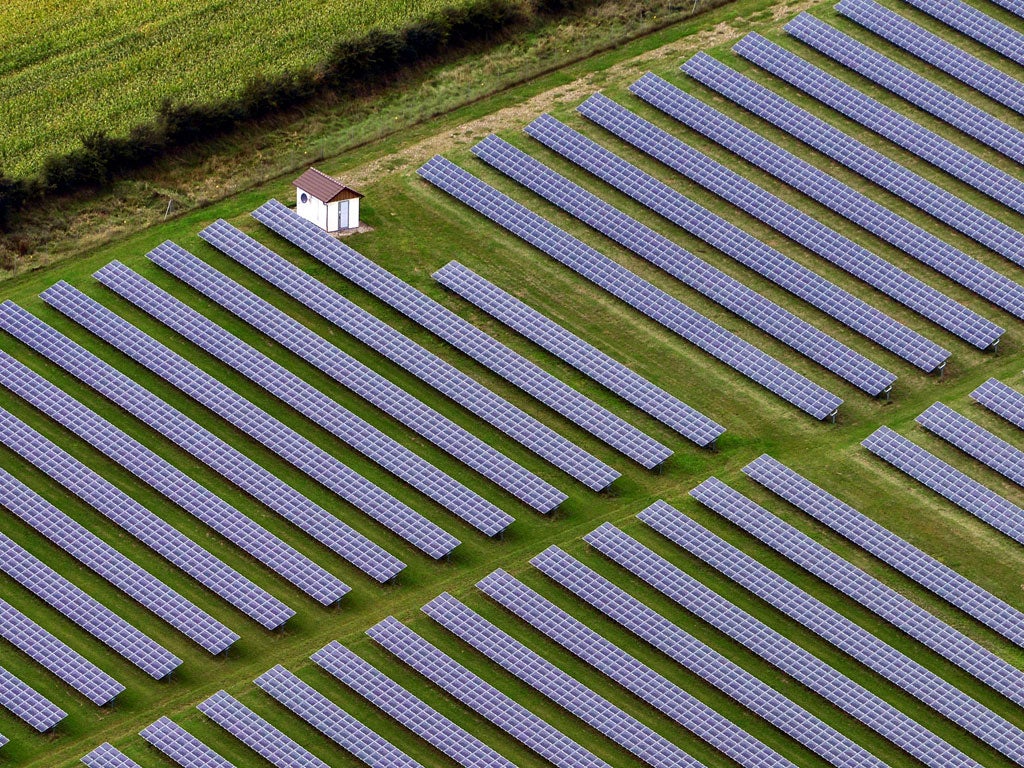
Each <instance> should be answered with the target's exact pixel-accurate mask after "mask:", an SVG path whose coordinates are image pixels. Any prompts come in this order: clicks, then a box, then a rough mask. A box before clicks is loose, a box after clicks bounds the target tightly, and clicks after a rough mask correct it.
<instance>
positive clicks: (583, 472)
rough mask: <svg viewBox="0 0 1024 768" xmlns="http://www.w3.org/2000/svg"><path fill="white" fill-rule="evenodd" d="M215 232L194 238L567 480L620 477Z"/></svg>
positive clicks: (601, 483)
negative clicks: (535, 457) (260, 278)
mask: <svg viewBox="0 0 1024 768" xmlns="http://www.w3.org/2000/svg"><path fill="white" fill-rule="evenodd" d="M228 226H230V225H228ZM219 230H220V222H217V223H215V224H213V225H211V226H210V227H207V228H206V229H204V230H203V231H202V232H200V233H199V236H200V237H202V238H203V239H205V240H207V241H208V242H210V243H211V244H212V245H214V246H215V247H216V248H218V249H220V250H221V251H222V252H223V253H224V254H226V255H227V256H228V257H229V258H231V259H234V260H235V261H236V262H238V263H239V264H241V265H242V266H244V267H246V268H248V269H249V270H251V271H252V272H254V273H255V274H257V275H259V276H260V277H262V278H263V279H264V280H266V281H267V282H268V283H270V284H272V285H274V286H276V287H277V288H279V289H280V290H282V291H284V292H285V293H287V294H288V295H289V296H291V297H292V298H293V299H295V300H296V301H298V302H299V303H301V304H302V305H303V306H305V307H307V308H308V309H311V310H312V311H313V312H316V313H317V314H318V315H320V316H321V317H323V318H324V319H326V320H328V321H329V322H331V323H333V324H334V325H335V326H337V327H338V328H341V329H342V330H344V331H345V332H347V333H349V334H351V335H352V336H353V337H355V338H356V339H358V340H359V341H361V342H362V343H363V344H365V345H366V346H368V347H370V348H371V349H373V350H374V351H376V352H378V353H380V354H381V355H383V356H384V357H386V358H387V359H389V360H391V361H392V362H394V363H396V364H398V365H399V366H401V367H402V368H403V369H404V370H406V371H408V372H409V373H411V374H412V375H414V376H416V377H417V378H419V379H420V380H421V381H424V382H426V383H427V384H429V385H430V386H432V387H433V388H434V389H436V390H437V391H438V392H440V393H441V394H443V395H445V396H447V397H449V398H450V399H451V400H453V401H454V402H456V403H458V404H459V405H461V406H462V407H464V408H465V409H466V410H468V411H469V412H470V413H473V414H475V415H476V416H479V417H480V418H481V419H483V420H484V421H486V422H487V423H488V424H491V425H492V426H494V427H497V428H498V429H499V430H501V431H502V432H503V433H504V434H506V435H508V436H509V437H511V438H512V439H513V440H515V441H516V442H518V443H520V444H521V445H523V446H525V447H526V448H528V449H530V450H531V451H533V452H534V453H536V454H537V455H538V456H540V457H542V458H544V459H546V460H547V461H549V462H550V463H552V464H553V465H554V466H556V467H558V468H559V469H561V470H562V471H564V472H566V473H567V474H569V475H570V476H571V477H574V478H576V479H577V480H579V481H581V482H583V483H584V484H586V485H587V486H588V487H590V488H592V489H594V490H601V489H603V488H605V487H607V486H608V485H610V484H611V483H612V482H613V481H614V480H615V479H616V478H618V477H619V473H618V472H616V471H615V470H614V469H612V468H611V467H609V466H607V465H605V464H604V463H602V462H601V461H599V460H598V459H596V458H594V457H593V456H591V455H590V454H588V453H586V452H585V451H583V450H582V449H581V448H579V447H577V446H576V445H573V443H571V442H570V441H569V440H567V439H565V438H564V437H562V436H561V435H559V434H558V433H557V432H555V431H554V430H552V429H551V428H550V427H547V426H545V425H544V424H541V423H540V422H539V421H537V420H536V419H535V418H534V417H532V416H530V415H529V414H527V413H525V412H523V411H522V410H520V409H519V408H518V407H517V406H514V405H512V404H511V403H509V402H508V401H507V400H505V399H504V398H502V397H501V396H499V395H497V394H495V393H494V392H492V391H491V390H489V389H487V388H486V387H485V386H483V385H482V384H480V383H479V382H478V381H476V380H475V379H472V378H470V377H469V376H468V375H466V374H465V373H463V372H462V371H460V370H459V369H458V368H456V367H455V366H453V365H452V364H451V363H449V362H447V361H446V360H442V359H441V358H440V357H438V356H437V355H435V354H434V353H433V352H430V351H429V350H427V349H424V348H423V347H422V346H420V345H419V344H417V343H416V342H415V341H413V340H411V339H409V338H408V337H406V336H404V335H402V334H401V333H399V332H398V331H397V330H395V329H394V328H392V327H391V326H390V325H388V324H387V323H385V322H384V321H383V320H380V319H379V318H377V317H376V316H375V315H372V314H370V313H369V312H367V311H366V310H365V309H363V308H362V307H359V306H358V305H356V304H354V303H353V302H351V301H349V300H348V299H346V298H345V297H344V296H342V295H341V294H340V293H338V292H337V291H334V290H333V289H331V288H329V287H327V286H326V285H324V284H323V283H321V282H320V281H319V280H317V279H316V278H314V277H312V276H311V275H308V274H306V273H305V272H303V271H302V269H300V268H299V267H297V266H296V265H294V264H292V263H291V262H289V261H287V260H286V259H284V258H282V257H281V256H279V255H278V254H276V253H274V252H273V251H271V250H270V249H269V248H267V247H266V246H264V245H263V244H261V243H259V242H257V241H256V240H253V239H252V238H250V237H248V236H247V235H245V234H244V233H242V232H239V231H238V230H236V229H234V228H231V230H230V232H231V233H232V234H234V239H233V240H228V239H227V238H221V237H220V236H219V234H217V233H219ZM215 234H217V237H215Z"/></svg>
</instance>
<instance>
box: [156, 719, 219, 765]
mask: <svg viewBox="0 0 1024 768" xmlns="http://www.w3.org/2000/svg"><path fill="white" fill-rule="evenodd" d="M139 735H140V736H141V737H142V738H144V739H145V740H146V741H147V742H149V743H150V744H152V745H153V746H154V747H156V748H157V749H158V750H160V752H162V753H163V754H164V755H166V756H167V757H169V758H170V759H171V760H173V761H174V762H176V763H177V764H178V765H180V766H181V768H234V766H233V765H232V764H231V763H229V762H228V761H227V760H226V759H224V758H223V757H222V756H221V755H218V754H217V753H216V752H214V751H213V750H212V749H210V748H209V747H208V746H206V744H204V743H203V742H201V741H200V740H199V739H197V738H196V737H195V736H193V735H192V734H191V733H189V732H188V731H186V730H185V729H184V728H182V727H181V726H180V725H178V724H177V723H176V722H174V721H173V720H171V719H170V718H167V717H161V718H160V719H159V720H157V721H156V722H155V723H153V724H152V725H148V726H146V727H145V728H143V729H142V730H141V731H139Z"/></svg>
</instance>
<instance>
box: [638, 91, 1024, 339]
mask: <svg viewBox="0 0 1024 768" xmlns="http://www.w3.org/2000/svg"><path fill="white" fill-rule="evenodd" d="M630 90H631V91H633V92H634V93H635V94H637V95H638V96H639V97H640V98H641V99H643V100H644V101H647V102H648V103H650V104H652V105H653V106H655V107H657V108H658V109H660V110H662V111H663V112H665V113H667V114H668V115H670V116H672V117H674V118H675V119H677V120H679V121H680V122H682V123H684V124H685V125H687V126H689V127H690V128H692V129H693V130H695V131H697V132H698V133H700V134H702V135H704V136H706V137H707V138H709V139H711V140H712V141H714V142H716V143H718V144H720V145H722V146H723V147H725V148H726V149H729V150H730V151H732V152H734V153H735V154H737V155H738V156H740V157H742V158H743V159H745V160H747V161H749V162H751V163H753V164H754V165H756V166H757V167H758V168H760V169H761V170H763V171H766V172H767V173H769V174H771V175H772V176H775V177H776V178H777V179H779V180H780V181H783V182H785V183H786V184H788V185H789V186H791V187H793V188H794V189H797V190H799V191H801V192H803V193H804V194H805V195H807V196H808V197H810V198H812V199H813V200H817V201H818V202H819V203H821V204H822V205H824V206H826V207H827V208H829V209H831V210H833V211H835V212H836V213H838V214H839V215H840V216H842V217H843V218H846V219H849V220H850V221H852V222H853V223H854V224H858V225H859V226H861V227H863V228H864V229H866V230H868V231H869V232H871V233H872V234H874V235H876V236H878V237H880V238H881V239H883V240H885V241H886V242H888V243H890V244H892V245H894V246H896V247H897V248H899V249H900V250H902V251H903V252H904V253H906V254H907V255H908V256H911V257H912V258H914V259H916V260H918V261H920V262H921V263H922V264H926V265H928V266H929V267H931V268H932V269H934V270H935V271H936V272H939V273H940V274H943V275H945V276H946V277H948V278H949V279H950V280H952V281H953V282H955V283H958V284H959V285H962V286H964V287H965V288H967V289H969V290H971V291H973V292H974V293H976V294H978V295H979V296H981V297H982V298H984V299H987V300H988V301H990V302H992V303H993V304H995V305H996V306H997V307H1000V308H1002V309H1004V310H1006V311H1007V312H1009V313H1010V314H1012V315H1014V316H1015V317H1017V318H1020V319H1024V286H1021V285H1019V284H1018V283H1016V282H1014V281H1013V280H1011V279H1010V278H1008V277H1006V276H1005V275H1003V274H1001V273H1000V272H997V271H996V270H994V269H992V268H991V267H989V266H987V265H986V264H983V263H981V262H980V261H978V260H976V259H974V258H972V257H970V256H968V255H967V254H966V253H963V252H962V251H959V250H957V249H956V248H954V247H953V246H951V245H949V244H948V243H946V242H945V241H943V240H940V239H939V238H937V237H935V236H934V235H932V234H931V233H929V232H928V231H927V230H924V229H922V228H921V227H919V226H917V225H916V224H913V223H912V222H910V221H909V220H907V219H904V218H903V217H901V216H898V215H897V214H895V213H893V212H892V211H890V210H889V209H888V208H886V207H885V206H883V205H880V204H879V203H876V202H875V201H874V200H872V199H871V198H869V197H867V196H866V195H863V194H861V193H860V192H858V191H856V190H854V189H853V188H852V187H849V186H847V185H846V184H844V183H842V182H841V181H839V180H837V179H835V178H833V177H832V176H829V175H828V174H827V173H825V172H824V171H822V170H820V169H818V168H816V167H815V166H813V165H811V164H810V163H808V162H806V161H804V160H801V159H800V158H798V157H796V155H793V154H792V153H790V152H789V151H787V150H785V149H783V148H782V147H780V146H778V145H776V144H773V143H772V142H770V141H768V139H765V138H763V137H762V136H760V135H759V134H758V133H756V132H754V131H752V130H750V129H749V128H747V127H746V126H744V125H741V124H740V123H738V122H736V121H735V120H733V119H732V118H729V117H726V116H725V115H724V114H722V113H721V112H719V111H718V110H716V109H714V108H712V107H710V106H708V105H707V104H704V103H703V102H701V101H699V100H697V99H694V98H693V97H692V96H689V95H687V94H685V93H684V92H683V91H681V90H680V89H678V88H676V87H675V86H674V85H671V84H670V83H668V82H667V81H665V80H662V79H661V78H659V77H656V76H655V75H650V74H648V75H645V76H644V77H643V78H641V79H640V80H638V81H637V82H636V83H634V84H633V85H632V86H630Z"/></svg>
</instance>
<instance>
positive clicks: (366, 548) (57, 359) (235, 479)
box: [0, 301, 405, 581]
mask: <svg viewBox="0 0 1024 768" xmlns="http://www.w3.org/2000/svg"><path fill="white" fill-rule="evenodd" d="M0 328H2V329H3V330H5V331H7V332H8V333H9V334H11V335H12V336H14V337H15V338H17V339H19V340H20V341H22V342H24V343H25V344H27V345H29V346H30V347H32V349H34V350H35V351H36V352H38V353H39V354H41V355H43V356H44V357H46V358H47V359H48V360H50V361H51V362H54V363H56V364H57V365H59V366H60V367H61V368H63V369H64V370H65V371H67V372H68V373H70V374H72V375H73V376H75V377H76V378H78V379H79V380H80V381H82V382H84V383H86V384H88V385H89V386H90V387H92V388H93V390H95V391H96V392H98V393H99V394H101V395H104V396H105V397H107V398H108V399H109V400H111V401H112V402H114V403H116V404H117V405H119V406H121V407H122V408H123V409H124V410H126V411H128V412H129V413H130V414H132V415H133V416H135V417H136V418H138V419H139V420H140V421H143V422H144V423H146V424H147V425H149V426H150V427H152V428H153V429H154V430H156V431H157V432H159V433H160V434H162V435H163V436H164V437H166V438H167V439H168V440H171V441H172V442H174V443H175V444H176V445H178V446H179V447H181V448H183V449H184V450H185V451H187V452H188V453H189V454H190V455H192V456H194V457H195V458H197V459H199V460H200V461H202V462H203V463H204V464H206V465H207V466H208V467H210V468H211V469H213V470H215V471H216V472H218V473H219V474H220V475H221V476H223V477H224V478H226V479H228V480H230V481H231V482H232V483H234V484H235V485H237V486H238V487H239V488H241V489H242V490H243V491H245V492H247V493H248V494H249V495H251V496H252V497H253V498H255V499H257V500H258V501H260V502H262V503H263V504H264V505H265V506H266V507H268V508H269V509H272V510H273V511H274V512H276V513H277V514H279V515H281V517H283V518H285V519H286V520H288V521H289V522H291V523H292V524H294V525H295V526H296V527H297V528H300V529H301V530H303V531H304V532H306V533H307V534H309V535H310V536H311V537H312V538H314V539H316V540H317V541H319V542H320V543H321V544H323V545H324V546H326V547H328V548H329V549H331V550H333V551H334V552H336V553H337V554H339V555H341V556H342V557H343V558H345V559H346V560H348V561H349V562H350V563H352V564H353V565H355V566H356V567H357V568H359V569H360V570H362V571H363V572H365V573H367V574H368V575H370V576H372V577H373V578H375V579H376V580H377V581H388V580H389V579H391V578H393V577H394V576H395V575H396V574H397V573H398V572H399V571H401V570H402V569H403V568H404V567H405V564H404V563H403V562H402V561H401V560H399V559H398V558H397V557H395V556H394V555H392V554H390V553H389V552H387V550H385V549H383V548H382V547H381V546H379V545H378V544H375V543H374V542H372V541H370V540H369V539H368V538H366V537H365V536H364V535H363V534H361V533H359V532H358V531H356V530H354V529H352V528H351V527H350V526H348V525H347V524H346V523H344V522H343V521H341V520H339V519H337V518H336V517H334V516H333V515H332V514H330V513H329V512H327V511H326V510H325V509H323V508H321V507H320V506H318V505H317V504H315V503H314V502H312V501H311V500H310V499H308V498H306V497H305V496H303V495H302V494H301V493H299V492H298V491H296V490H295V489H293V488H292V487H291V486H289V485H288V484H286V483H285V482H283V481H282V480H280V479H279V478H278V477H277V476H276V475H274V474H273V473H271V472H269V471H268V470H266V469H264V468H263V467H262V466H261V465H260V464H258V463H257V462H255V461H253V460H252V459H250V458H249V457H248V456H246V455H244V454H243V453H241V452H240V451H238V450H236V449H235V448H233V447H231V446H230V445H229V444H228V443H226V442H225V441H223V440H221V439H220V438H219V437H217V436H216V435H214V434H213V433H212V432H210V431H209V430H207V429H205V428H203V427H201V426H200V425H199V424H197V423H196V422H195V421H193V420H192V419H190V418H189V417H187V416H185V415H184V414H183V413H181V412H180V411H178V410H176V409H175V408H172V407H171V406H170V405H168V404H167V403H165V402H164V401H163V400H161V399H160V398H159V397H157V396H156V395H154V394H153V393H152V392H150V391H149V390H147V389H145V388H144V387H142V386H141V385H140V384H138V383H136V382H135V381H133V380H132V379H131V378H130V377H128V376H127V375H125V374H123V373H121V372H120V371H118V370H117V369H116V368H114V367H113V366H111V365H109V364H108V363H105V362H104V361H103V360H101V359H100V358H99V357H97V356H96V355H94V354H93V353H92V352H89V351H88V350H87V349H85V348H84V347H82V346H80V345H78V344H76V343H75V342H73V341H72V340H71V339H69V338H68V337H67V336H64V335H63V334H61V333H58V332H57V331H56V330H54V329H53V328H51V327H50V326H49V325H47V324H46V323H44V322H43V321H42V320H40V319H39V318H37V317H36V316H35V315H32V314H30V313H29V312H26V311H25V310H24V309H22V308H21V307H19V306H18V305H17V304H14V303H13V302H10V301H6V302H3V303H2V304H0ZM363 484H364V485H365V486H366V487H367V488H368V489H372V488H373V487H374V486H372V484H371V483H370V482H369V481H367V480H364V481H363ZM348 500H349V501H350V502H352V503H353V505H354V506H357V507H359V506H360V505H363V504H370V503H371V501H370V499H367V498H366V497H363V496H358V497H357V496H353V497H352V498H350V499H348Z"/></svg>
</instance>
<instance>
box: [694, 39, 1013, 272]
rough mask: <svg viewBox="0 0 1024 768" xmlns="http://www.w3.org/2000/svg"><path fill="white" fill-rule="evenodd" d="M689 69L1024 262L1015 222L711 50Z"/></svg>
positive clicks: (952, 224)
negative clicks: (981, 206)
mask: <svg viewBox="0 0 1024 768" xmlns="http://www.w3.org/2000/svg"><path fill="white" fill-rule="evenodd" d="M683 71H684V72H686V73H687V74H688V75H690V76H691V77H693V78H694V79H696V80H698V81H700V82H701V83H703V84H704V85H707V86H708V87H709V88H711V89H712V90H715V91H717V92H718V93H721V94H722V95H723V96H725V97H726V98H728V99H730V100H732V101H734V102H735V103H737V104H739V105H740V106H742V107H744V108H746V109H748V110H750V111H751V112H753V113H754V114H756V115H758V116H760V117H762V118H764V119H765V120H767V121H768V122H770V123H771V124H772V125H775V126H776V127H778V128H781V129H782V130H783V131H785V132H786V133H788V134H790V135H791V136H793V137H795V138H797V139H799V140H800V141H802V142H804V143H805V144H807V145H808V146H810V147H813V148H814V149H816V150H818V151H819V152H821V153H822V154H824V155H826V156H827V157H830V158H832V159H833V160H835V161H836V162H838V163H840V164H842V165H844V166H846V167H847V168H849V169H850V170H852V171H854V172H855V173H858V174H860V175H861V176H863V177H864V178H865V179H867V180H869V181H873V182H874V183H876V184H878V185H879V186H880V187H882V188H883V189H886V190H888V191H889V192H891V193H893V194H894V195H896V196H898V197H900V198H901V199H903V200H905V201H907V202H908V203H910V204H911V205H913V206H915V207H917V208H919V209H920V210H922V211H924V212H925V213H928V214H931V215H932V216H934V217H935V218H936V219H938V220H939V221H941V222H943V223H945V224H948V225H949V226H950V227H952V228H953V229H955V230H957V231H958V232H962V233H963V234H965V235H967V237H969V238H971V239H972V240H974V241H976V242H978V243H981V244H982V245H984V246H986V247H987V248H990V249H992V250H993V251H995V252H996V253H998V254H1000V255H1001V256H1003V257H1005V258H1007V259H1009V260H1010V261H1012V262H1014V263H1016V264H1019V265H1022V266H1024V234H1022V233H1020V232H1018V231H1017V230H1016V229H1014V228H1013V227H1012V226H1010V225H1009V224H1006V223H1004V222H1002V221H1000V220H999V219H996V218H995V217H993V216H990V215H989V214H987V213H985V212H984V211H981V210H979V209H978V208H976V207H974V206H973V205H970V204H969V203H967V202H966V201H964V200H962V199H960V198H959V197H957V196H956V195H954V194H953V193H951V192H949V191H947V190H946V189H943V188H942V187H940V186H938V185H937V184H933V183H932V182H930V181H928V180H927V179H925V178H923V177H921V176H919V175H918V174H916V173H914V172H913V171H910V170H908V169H907V168H905V167H904V166H902V165H900V164H899V163H897V162H895V161H893V160H891V159H890V158H889V157H887V156H886V155H883V154H882V153H881V152H878V151H876V150H874V149H872V148H871V147H868V146H867V145H866V144H863V143H861V142H860V141H858V140H856V139H854V138H853V137H851V136H849V135H848V134H846V133H844V132H843V131H841V130H839V129H838V128H835V127H834V126H832V125H831V124H829V123H827V122H825V121H824V120H822V119H820V118H818V117H816V116H815V115H812V114H811V113H810V112H808V111H806V110H805V109H802V108H801V107H798V106H796V105H795V104H793V103H792V102H790V101H787V100H786V99H784V98H783V97H781V96H779V95H778V94H777V93H775V92H774V91H771V90H769V89H768V88H765V87H764V86H763V85H760V84H759V83H756V82H754V81H753V80H751V79H749V78H747V77H744V76H743V75H741V74H740V73H738V72H736V71H735V70H733V69H730V68H729V67H727V66H725V65H724V64H722V63H720V62H718V61H717V60H715V59H713V58H712V57H711V56H708V55H707V54H697V55H696V56H694V57H693V58H692V59H690V60H689V61H687V62H686V63H685V64H684V65H683ZM1014 210H1017V211H1018V212H1020V211H1022V210H1024V205H1022V204H1016V205H1014Z"/></svg>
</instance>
